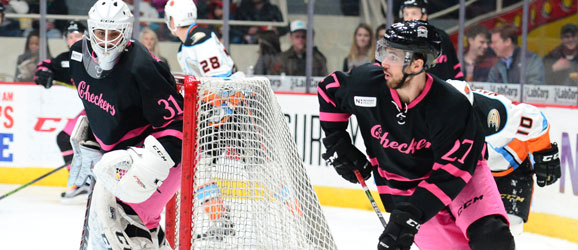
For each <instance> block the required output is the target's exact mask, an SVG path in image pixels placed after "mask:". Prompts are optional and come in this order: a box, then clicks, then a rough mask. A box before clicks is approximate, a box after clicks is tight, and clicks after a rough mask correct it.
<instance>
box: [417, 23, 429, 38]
mask: <svg viewBox="0 0 578 250" xmlns="http://www.w3.org/2000/svg"><path fill="white" fill-rule="evenodd" d="M417 37H424V38H427V28H426V27H425V26H419V27H417Z"/></svg>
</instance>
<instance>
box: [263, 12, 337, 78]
mask: <svg viewBox="0 0 578 250" xmlns="http://www.w3.org/2000/svg"><path fill="white" fill-rule="evenodd" d="M290 27H291V34H290V35H289V39H290V40H291V44H292V46H291V48H289V49H288V50H286V51H284V52H282V53H281V54H279V56H278V57H277V60H276V61H275V64H274V65H273V72H272V73H273V74H274V75H278V74H281V73H285V74H287V75H292V76H304V75H306V73H305V72H306V69H305V67H306V62H305V61H306V59H305V58H306V55H305V50H306V43H307V26H306V25H305V23H304V22H303V21H301V20H297V21H293V22H291V25H290ZM312 75H313V76H325V75H327V59H326V58H325V56H324V55H323V54H322V53H321V52H320V51H319V50H318V49H317V47H313V71H312Z"/></svg>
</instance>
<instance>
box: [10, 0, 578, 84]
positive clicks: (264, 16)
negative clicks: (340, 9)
mask: <svg viewBox="0 0 578 250" xmlns="http://www.w3.org/2000/svg"><path fill="white" fill-rule="evenodd" d="M124 1H125V2H126V3H127V4H128V5H129V7H130V8H131V9H133V3H134V0H124ZM167 1H168V0H144V1H141V2H140V4H139V9H140V16H141V17H143V18H163V17H164V5H165V3H166V2H167ZM195 2H196V5H197V8H198V13H199V14H198V15H199V16H198V18H199V19H217V20H218V19H221V18H222V17H223V2H222V0H196V1H195ZM39 10H40V7H39V3H38V1H25V0H0V16H1V18H0V36H4V37H26V45H25V50H24V52H23V54H22V55H20V56H19V57H18V62H17V65H16V73H15V76H14V80H15V81H27V80H30V77H31V76H30V74H28V73H27V72H28V71H29V70H28V68H32V66H30V65H33V64H36V63H37V62H38V34H39V33H38V28H39V22H38V20H32V19H30V18H18V19H10V18H9V19H7V18H5V13H16V14H27V13H39ZM72 12H74V11H72ZM47 13H48V14H69V8H68V6H67V1H66V0H48V1H47ZM71 14H76V13H71ZM230 17H231V19H232V20H247V21H276V22H282V21H285V20H283V18H284V17H283V15H282V13H281V11H280V8H279V7H278V6H276V5H275V4H272V3H271V2H270V1H269V0H241V1H233V2H232V3H231V12H230ZM65 25H66V20H52V19H48V20H47V32H46V36H47V38H61V37H62V36H63V34H64V32H65V30H64V29H65V28H66V27H65ZM199 25H201V26H204V27H206V28H209V29H211V30H212V31H213V32H214V33H215V34H217V36H218V37H219V38H222V25H221V24H211V25H205V24H199ZM385 27H386V26H385V24H381V25H379V26H377V25H376V26H374V28H375V29H373V28H372V26H371V25H369V24H364V23H361V24H359V25H358V26H357V28H356V29H355V30H354V31H353V38H352V39H351V40H350V41H351V42H350V46H351V47H350V49H349V53H348V54H347V55H345V57H344V59H343V67H342V68H341V70H343V71H350V70H352V69H353V68H355V67H357V66H359V65H361V64H364V63H372V62H373V60H374V59H373V58H374V50H375V44H376V41H377V40H378V39H380V38H381V37H383V33H384V31H385ZM141 30H142V31H143V34H142V35H141V36H140V38H141V40H142V39H148V40H147V41H149V44H151V46H153V45H152V44H154V46H158V42H159V41H166V40H169V41H176V40H175V39H176V38H175V37H174V36H171V35H170V32H169V31H168V30H167V27H166V25H163V24H162V23H155V22H141ZM519 30H520V27H516V26H513V25H511V24H504V25H500V26H497V27H495V28H493V29H489V27H485V26H483V25H480V24H477V25H472V26H469V27H466V34H465V40H466V47H465V49H464V51H465V52H464V55H463V61H462V72H463V74H464V76H465V79H466V80H469V81H479V82H498V83H519V82H520V70H521V68H520V66H521V65H520V62H521V60H520V59H521V58H520V56H521V54H522V53H521V47H520V46H518V44H519V41H518V40H519V39H518V34H519V33H520V32H519ZM305 31H306V24H305V22H303V21H301V20H293V21H292V22H290V25H289V26H288V27H274V26H231V29H230V33H229V34H230V40H229V41H230V42H231V43H233V44H257V45H258V46H259V51H258V53H259V54H258V59H257V61H256V62H255V65H254V74H258V75H278V74H286V75H305V72H306V71H305V61H306V60H305V58H306V57H305V50H306V41H307V36H306V32H305ZM346 33H347V32H346ZM285 35H287V36H288V38H289V41H290V45H291V47H290V48H289V49H288V50H286V51H281V43H280V38H281V37H284V36H285ZM153 40H154V41H155V42H152V41H153ZM560 40H561V42H560V45H559V46H557V47H556V48H554V49H553V50H552V51H550V52H549V53H548V54H547V55H546V56H544V57H543V58H540V57H539V56H538V55H537V54H536V53H534V52H532V51H530V50H527V51H526V52H525V56H526V68H525V74H526V76H525V83H527V84H542V85H543V84H552V85H568V86H577V84H578V46H577V44H578V27H577V26H576V25H575V24H572V23H568V24H565V25H564V26H563V27H562V29H561V31H560ZM145 44H146V43H145ZM348 46H349V45H348ZM151 48H152V49H153V50H155V54H158V48H153V47H151ZM151 51H152V50H151ZM48 53H50V51H48ZM157 57H160V55H157ZM160 58H161V59H164V58H162V57H160ZM164 60H165V61H166V59H164ZM312 72H313V76H324V75H326V74H327V73H328V69H327V58H326V57H325V56H324V54H323V53H322V52H321V51H320V50H319V49H318V48H317V47H315V46H314V48H313V70H312Z"/></svg>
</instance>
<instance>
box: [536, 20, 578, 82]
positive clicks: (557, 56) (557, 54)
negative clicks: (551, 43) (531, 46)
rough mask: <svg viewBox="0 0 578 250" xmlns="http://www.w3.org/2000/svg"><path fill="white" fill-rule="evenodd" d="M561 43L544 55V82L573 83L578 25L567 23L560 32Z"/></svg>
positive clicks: (577, 44)
mask: <svg viewBox="0 0 578 250" xmlns="http://www.w3.org/2000/svg"><path fill="white" fill-rule="evenodd" d="M560 37H561V38H560V39H561V40H562V44H560V45H559V46H558V47H556V48H554V49H553V50H552V51H550V53H548V54H547V55H546V56H545V57H544V66H545V68H546V83H547V84H551V85H574V84H575V81H574V80H572V78H576V76H574V75H576V74H577V73H576V72H577V67H578V48H577V47H578V27H576V25H574V24H571V23H568V24H566V25H564V26H563V27H562V30H561V32H560Z"/></svg>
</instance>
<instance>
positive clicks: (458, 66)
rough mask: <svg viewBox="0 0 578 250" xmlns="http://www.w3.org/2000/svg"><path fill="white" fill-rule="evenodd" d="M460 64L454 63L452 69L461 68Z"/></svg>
mask: <svg viewBox="0 0 578 250" xmlns="http://www.w3.org/2000/svg"><path fill="white" fill-rule="evenodd" d="M461 67H462V64H461V63H457V64H456V65H454V70H456V69H458V68H461Z"/></svg>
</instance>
